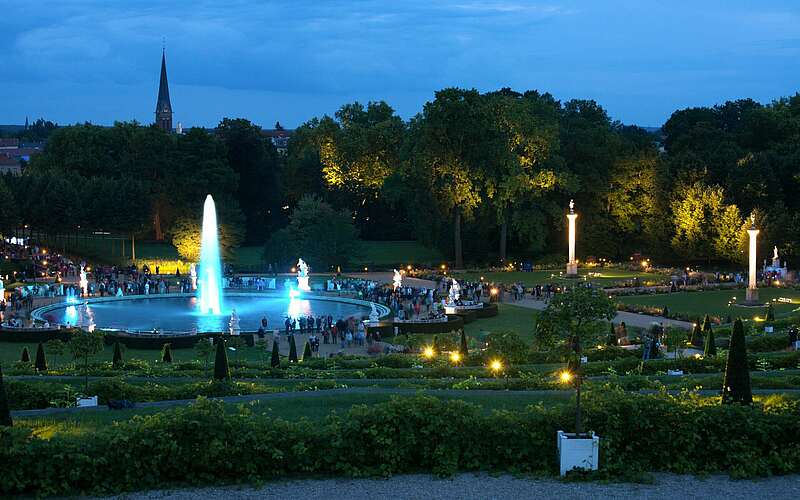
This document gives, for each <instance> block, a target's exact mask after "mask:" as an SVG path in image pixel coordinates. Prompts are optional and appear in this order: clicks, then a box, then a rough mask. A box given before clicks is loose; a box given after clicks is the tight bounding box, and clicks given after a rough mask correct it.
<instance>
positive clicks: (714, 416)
mask: <svg viewBox="0 0 800 500" xmlns="http://www.w3.org/2000/svg"><path fill="white" fill-rule="evenodd" d="M228 409H229V410H230V407H229V408H228ZM797 412H798V402H797V401H796V400H788V399H784V398H777V397H772V398H770V399H768V400H767V401H765V403H764V404H763V405H756V406H754V407H745V406H741V405H724V406H723V405H719V404H717V403H716V400H711V399H707V400H699V399H693V398H684V399H680V398H675V397H671V396H668V395H647V396H645V395H631V394H625V393H621V392H618V391H610V392H606V391H596V392H589V393H586V395H585V398H584V416H585V424H586V428H587V429H591V430H594V431H595V432H597V433H598V434H599V435H600V436H601V438H602V439H601V462H600V463H601V470H602V471H604V472H606V473H608V474H612V475H625V474H630V473H631V472H637V471H664V472H674V473H681V474H686V473H693V474H709V473H720V472H727V473H730V474H731V475H732V476H734V477H746V476H756V475H771V474H788V473H797V472H800V420H798V419H797V418H796V414H797ZM573 419H574V415H573V413H572V409H571V406H570V405H561V406H557V407H554V408H545V407H543V406H541V405H539V406H529V407H528V408H527V409H525V410H522V411H513V412H512V411H496V412H492V413H486V412H484V411H483V408H482V407H480V406H476V405H473V404H469V403H465V402H463V401H452V400H439V399H436V398H433V397H414V398H395V399H393V400H391V401H390V402H388V403H381V404H376V405H373V406H365V405H358V406H354V407H353V408H352V409H351V410H350V411H349V412H348V413H347V414H346V415H342V416H339V415H333V416H331V417H329V418H328V419H325V420H322V421H319V423H318V424H316V425H314V426H311V427H309V425H308V421H306V420H300V421H297V422H289V421H286V420H283V419H276V418H272V417H270V416H268V415H265V414H254V413H253V412H252V410H251V409H248V408H245V407H240V408H239V409H238V410H236V411H234V412H232V413H231V412H226V407H225V405H223V404H222V403H220V402H217V401H208V400H199V401H198V402H197V403H195V404H193V405H190V406H188V407H185V408H179V409H176V410H171V411H166V412H163V413H159V414H155V415H149V416H139V417H135V418H133V419H131V420H130V421H124V422H120V423H119V424H117V425H114V426H108V427H103V428H101V429H99V430H97V431H94V432H91V433H78V434H75V433H57V434H56V435H55V436H53V437H52V438H51V439H49V440H48V439H42V438H40V437H37V436H34V435H33V433H32V431H31V430H29V429H21V428H3V429H0V445H1V446H0V463H7V464H14V467H7V468H6V469H5V473H4V474H3V475H1V476H0V493H2V494H3V495H16V494H38V495H76V494H80V493H113V492H120V491H132V490H141V489H149V488H158V489H163V488H164V487H168V486H169V485H173V484H193V485H196V484H219V483H225V482H242V481H247V482H253V481H260V480H269V479H283V478H287V477H292V476H304V475H310V474H314V475H317V474H323V475H332V476H337V477H338V476H341V475H347V476H355V477H363V476H385V475H389V474H397V473H416V472H427V473H433V474H437V475H443V476H446V475H451V474H454V473H456V472H459V471H477V470H489V471H507V472H512V473H526V472H533V473H549V474H555V472H556V470H557V463H556V440H555V433H556V431H557V430H559V429H567V430H569V429H570V428H571V425H570V423H571V422H572V420H573ZM656 423H657V424H658V425H657V427H654V424H656ZM663 429H669V431H668V432H664V431H663ZM231 457H236V459H235V460H231ZM65 463H66V464H69V467H64V464H65Z"/></svg>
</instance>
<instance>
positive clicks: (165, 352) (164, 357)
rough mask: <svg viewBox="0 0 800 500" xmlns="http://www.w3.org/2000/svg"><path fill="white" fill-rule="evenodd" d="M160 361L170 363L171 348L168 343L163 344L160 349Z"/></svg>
mask: <svg viewBox="0 0 800 500" xmlns="http://www.w3.org/2000/svg"><path fill="white" fill-rule="evenodd" d="M161 362H162V363H172V348H171V346H170V344H164V347H163V348H162V349H161Z"/></svg>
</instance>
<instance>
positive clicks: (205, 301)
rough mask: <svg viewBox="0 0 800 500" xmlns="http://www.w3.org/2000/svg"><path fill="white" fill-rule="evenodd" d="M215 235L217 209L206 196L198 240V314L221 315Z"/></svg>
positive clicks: (219, 270) (211, 199)
mask: <svg viewBox="0 0 800 500" xmlns="http://www.w3.org/2000/svg"><path fill="white" fill-rule="evenodd" d="M221 267H222V266H221V265H220V258H219V235H218V234H217V208H216V206H215V205H214V198H212V197H211V195H208V196H206V201H205V203H204V204H203V229H202V232H201V239H200V276H199V282H200V312H201V313H202V314H214V315H218V314H221V313H222V297H221V296H222V272H221Z"/></svg>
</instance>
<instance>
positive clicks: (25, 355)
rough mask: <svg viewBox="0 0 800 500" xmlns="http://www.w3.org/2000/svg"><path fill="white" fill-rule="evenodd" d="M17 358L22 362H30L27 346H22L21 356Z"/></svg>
mask: <svg viewBox="0 0 800 500" xmlns="http://www.w3.org/2000/svg"><path fill="white" fill-rule="evenodd" d="M19 360H20V361H22V362H23V363H30V362H31V355H30V354H28V348H27V347H23V348H22V356H20V358H19Z"/></svg>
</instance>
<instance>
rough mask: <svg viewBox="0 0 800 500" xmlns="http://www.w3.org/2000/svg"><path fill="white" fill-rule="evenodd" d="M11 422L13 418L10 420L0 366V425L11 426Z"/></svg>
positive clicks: (0, 367)
mask: <svg viewBox="0 0 800 500" xmlns="http://www.w3.org/2000/svg"><path fill="white" fill-rule="evenodd" d="M13 423H14V422H13V420H11V411H10V410H9V408H8V397H7V396H6V387H5V385H4V384H3V367H2V366H0V425H3V426H6V427H11V426H12V425H13Z"/></svg>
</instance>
